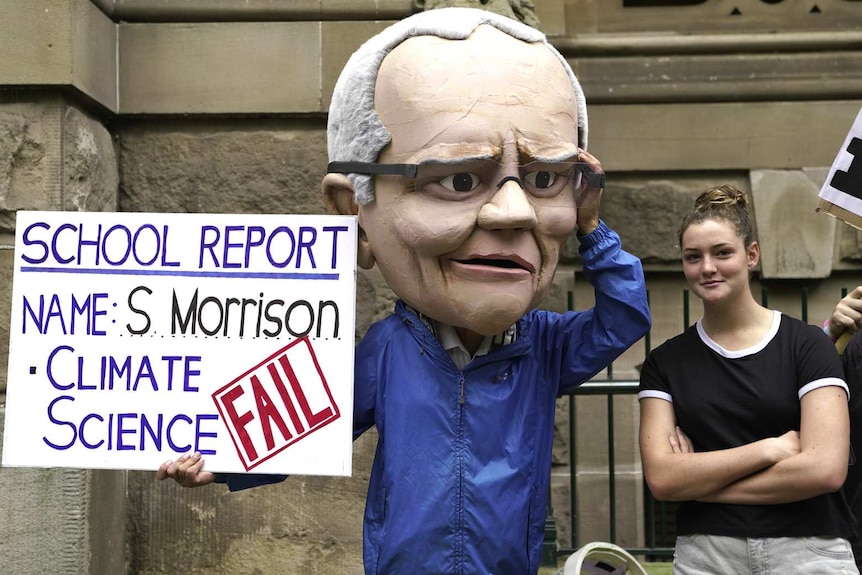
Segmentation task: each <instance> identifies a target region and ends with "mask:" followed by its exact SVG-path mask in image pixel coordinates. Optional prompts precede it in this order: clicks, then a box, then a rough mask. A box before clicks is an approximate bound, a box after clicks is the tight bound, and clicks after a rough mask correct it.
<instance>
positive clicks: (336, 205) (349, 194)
mask: <svg viewBox="0 0 862 575" xmlns="http://www.w3.org/2000/svg"><path fill="white" fill-rule="evenodd" d="M323 197H324V200H325V201H326V207H327V208H328V209H329V211H330V212H331V213H333V214H337V215H341V216H356V215H359V206H358V205H356V201H355V200H354V195H353V182H351V181H350V178H348V177H347V176H345V175H343V174H326V176H324V177H323ZM356 250H357V251H356V262H357V263H358V264H359V266H360V267H362V268H365V269H367V270H369V269H371V268H372V267H373V266H374V254H373V253H372V252H371V246H370V244H369V243H368V236H367V235H366V234H365V230H364V229H362V217H361V216H360V218H359V241H358V243H357V246H356Z"/></svg>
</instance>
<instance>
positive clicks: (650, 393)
mask: <svg viewBox="0 0 862 575" xmlns="http://www.w3.org/2000/svg"><path fill="white" fill-rule="evenodd" d="M647 397H654V398H656V399H663V400H665V401H669V402H671V403H673V397H671V395H670V394H669V393H666V392H664V391H659V390H657V389H645V390H643V391H639V392H638V401H640V400H641V399H646V398H647Z"/></svg>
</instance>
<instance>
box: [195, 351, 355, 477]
mask: <svg viewBox="0 0 862 575" xmlns="http://www.w3.org/2000/svg"><path fill="white" fill-rule="evenodd" d="M212 398H213V401H214V402H215V404H216V408H217V409H218V411H219V414H220V415H221V419H222V421H224V423H225V426H226V427H227V429H228V432H229V433H230V436H231V439H232V440H233V443H234V446H235V447H236V452H237V455H239V458H240V461H241V462H242V464H243V466H244V467H245V469H246V471H249V470H251V469H253V468H254V467H256V466H258V465H260V464H261V463H263V462H264V461H266V460H267V459H270V458H271V457H273V456H274V455H276V454H277V453H279V452H281V451H283V450H284V449H286V448H287V447H289V446H290V445H293V444H294V443H296V442H298V441H300V440H302V439H305V438H306V437H308V436H309V435H311V434H312V433H314V432H315V431H317V430H318V429H320V428H322V427H324V426H326V425H327V424H329V423H332V422H333V421H335V420H336V419H338V418H339V417H340V416H341V413H340V411H339V409H338V406H337V405H336V404H335V401H334V400H333V398H332V393H331V392H330V390H329V385H328V384H327V383H326V379H325V378H324V377H323V372H322V371H321V369H320V364H319V363H318V361H317V357H316V356H315V354H314V350H313V349H312V347H311V342H310V341H309V339H308V338H301V339H298V340H296V341H293V342H291V343H290V344H288V345H287V346H285V347H283V348H282V349H280V350H278V351H277V352H275V353H274V354H272V355H271V356H269V357H268V358H266V359H264V360H263V361H261V362H260V363H259V364H257V365H256V366H254V367H253V368H251V369H249V370H248V371H246V372H245V373H243V374H242V375H240V376H239V377H237V378H236V379H234V380H233V381H231V382H230V383H228V384H227V385H225V386H224V387H222V388H221V389H219V390H217V391H216V392H214V393H213V395H212Z"/></svg>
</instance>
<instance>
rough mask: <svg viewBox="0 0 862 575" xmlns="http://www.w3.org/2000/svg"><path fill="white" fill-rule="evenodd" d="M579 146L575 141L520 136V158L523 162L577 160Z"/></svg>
mask: <svg viewBox="0 0 862 575" xmlns="http://www.w3.org/2000/svg"><path fill="white" fill-rule="evenodd" d="M578 158H579V153H578V147H577V145H576V144H574V143H568V142H553V143H551V144H550V145H549V144H548V143H545V142H539V141H536V140H528V139H526V138H520V139H519V140H518V159H519V161H520V162H521V163H522V164H528V163H530V162H548V163H554V162H577V161H578Z"/></svg>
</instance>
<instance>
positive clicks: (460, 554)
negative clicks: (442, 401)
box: [455, 373, 466, 575]
mask: <svg viewBox="0 0 862 575" xmlns="http://www.w3.org/2000/svg"><path fill="white" fill-rule="evenodd" d="M460 378H461V381H460V382H459V384H458V386H459V391H458V531H457V536H456V537H455V540H456V541H457V542H458V549H457V552H456V557H457V560H456V562H455V573H457V574H459V575H462V574H463V573H464V539H465V536H464V443H465V438H464V435H465V433H464V404H465V403H466V401H465V399H464V374H463V373H462V374H461V376H460Z"/></svg>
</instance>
